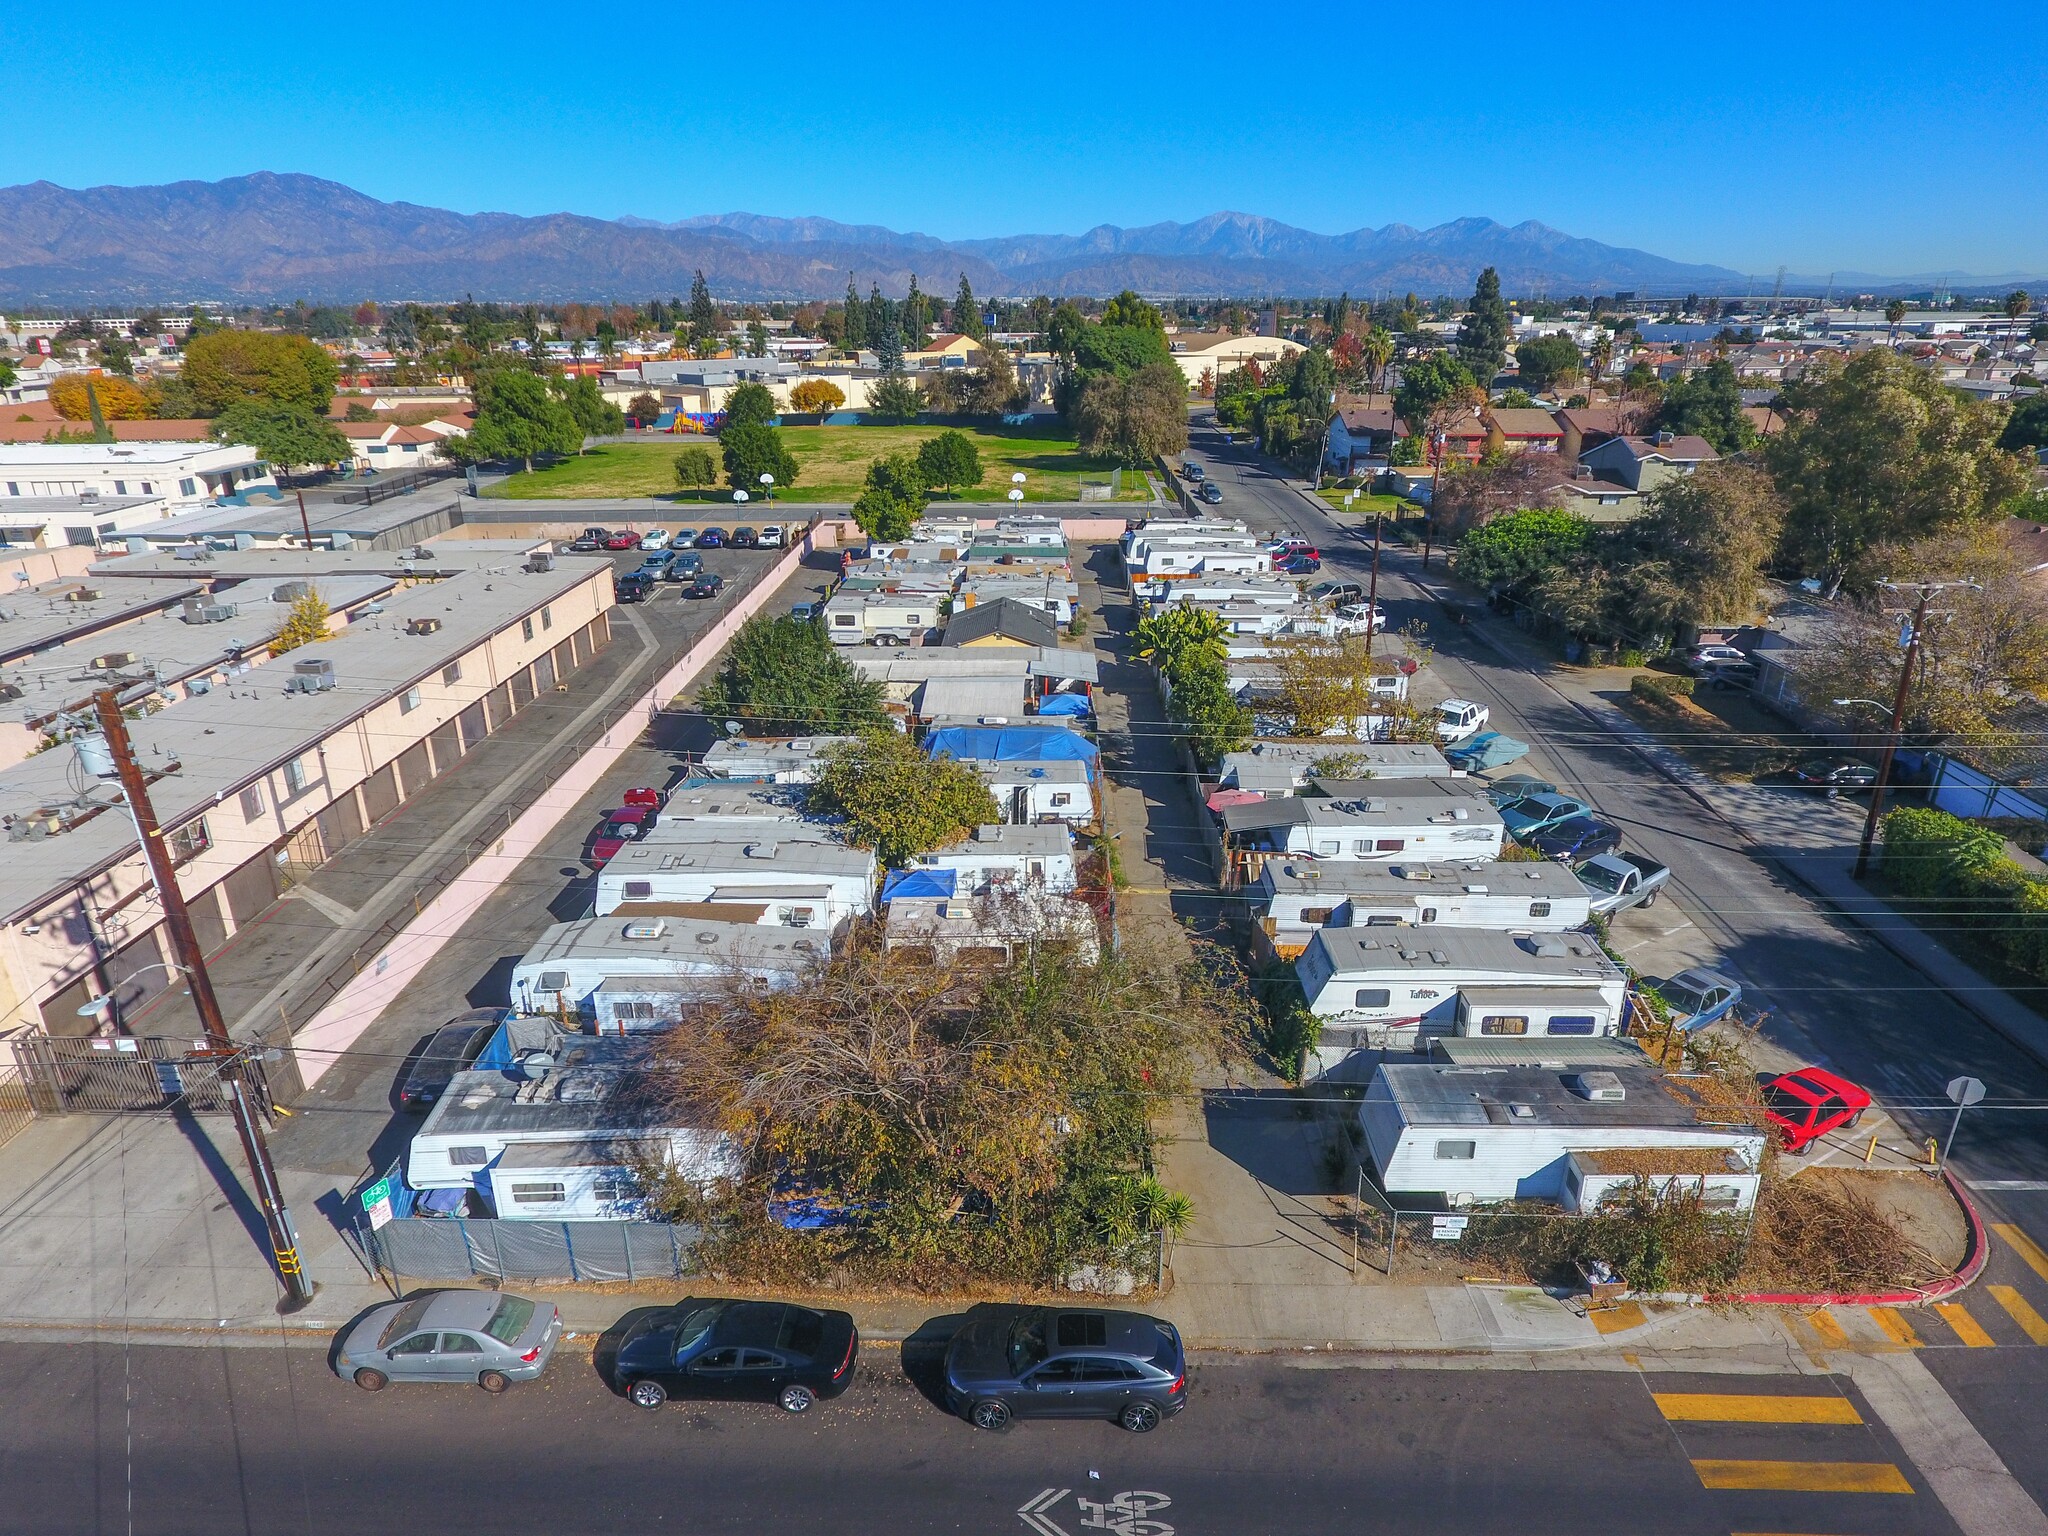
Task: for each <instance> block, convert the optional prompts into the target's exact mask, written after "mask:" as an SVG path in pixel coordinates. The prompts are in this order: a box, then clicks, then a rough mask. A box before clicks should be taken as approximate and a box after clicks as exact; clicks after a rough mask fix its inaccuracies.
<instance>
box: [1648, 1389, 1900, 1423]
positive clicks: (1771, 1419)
mask: <svg viewBox="0 0 2048 1536" xmlns="http://www.w3.org/2000/svg"><path fill="white" fill-rule="evenodd" d="M1650 1396H1651V1398H1652V1399H1654V1400H1655V1402H1656V1404H1657V1411H1658V1412H1659V1413H1661V1414H1663V1415H1664V1417H1665V1418H1667V1419H1674V1420H1680V1421H1685V1422H1690V1423H1700V1424H1861V1423H1862V1422H1863V1417H1862V1415H1861V1414H1859V1413H1857V1411H1856V1405H1855V1404H1854V1403H1852V1402H1850V1401H1849V1400H1848V1399H1847V1398H1846V1397H1811V1396H1805V1395H1794V1394H1790V1393H1783V1392H1780V1393H1775V1394H1771V1395H1768V1396H1766V1395H1760V1394H1759V1395H1751V1394H1745V1393H1739V1392H1652V1393H1651V1394H1650Z"/></svg>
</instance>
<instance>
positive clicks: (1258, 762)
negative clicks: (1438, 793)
mask: <svg viewBox="0 0 2048 1536" xmlns="http://www.w3.org/2000/svg"><path fill="white" fill-rule="evenodd" d="M1318 769H1320V770H1321V771H1322V772H1323V774H1324V775H1325V776H1328V775H1329V774H1331V773H1332V772H1340V773H1341V774H1342V775H1343V776H1344V777H1346V778H1369V779H1372V780H1374V781H1375V787H1376V788H1377V787H1382V785H1383V782H1384V781H1385V780H1388V779H1455V778H1460V777H1462V775H1461V774H1459V772H1458V771H1457V770H1456V769H1454V768H1453V767H1451V765H1450V764H1449V763H1448V762H1446V761H1445V760H1444V755H1443V752H1442V751H1441V750H1440V749H1438V748H1437V747H1434V746H1432V745H1430V744H1429V743H1427V742H1421V741H1356V742H1337V743H1332V742H1326V741H1255V742H1253V743H1252V744H1251V748H1250V750H1248V751H1244V752H1230V753H1226V754H1225V755H1224V758H1223V765H1222V774H1221V787H1222V788H1224V789H1247V790H1251V791H1253V792H1254V793H1257V794H1261V795H1265V796H1266V797H1267V798H1269V799H1280V798H1282V797H1284V796H1287V795H1292V794H1294V793H1296V792H1297V791H1299V790H1303V789H1306V788H1308V784H1309V780H1310V779H1312V778H1314V777H1315V776H1316V773H1317V770H1318Z"/></svg>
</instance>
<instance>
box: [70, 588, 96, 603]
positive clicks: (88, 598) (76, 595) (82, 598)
mask: <svg viewBox="0 0 2048 1536" xmlns="http://www.w3.org/2000/svg"><path fill="white" fill-rule="evenodd" d="M105 595H106V594H105V593H103V592H101V591H100V589H99V588H98V587H73V588H72V589H71V590H70V591H69V592H66V593H65V594H64V601H65V602H67V603H96V602H98V601H99V600H100V599H101V598H102V597H103V596H105Z"/></svg>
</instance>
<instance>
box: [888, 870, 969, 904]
mask: <svg viewBox="0 0 2048 1536" xmlns="http://www.w3.org/2000/svg"><path fill="white" fill-rule="evenodd" d="M959 875H960V872H959V871H958V870H956V869H898V870H892V871H891V872H890V874H889V878H888V880H887V881H886V882H884V884H883V886H882V900H884V901H892V900H894V899H895V898H896V897H898V896H938V897H942V898H943V897H947V896H951V895H952V894H953V885H954V882H955V881H956V880H957V879H958V878H959Z"/></svg>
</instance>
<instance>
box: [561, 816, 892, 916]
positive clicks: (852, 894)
mask: <svg viewBox="0 0 2048 1536" xmlns="http://www.w3.org/2000/svg"><path fill="white" fill-rule="evenodd" d="M875 878H876V864H875V855H874V850H872V849H869V848H851V847H848V846H847V845H846V844H845V843H841V842H836V841H833V840H832V839H830V838H828V837H826V836H825V835H824V834H823V832H822V831H821V830H820V829H818V828H815V827H810V826H790V827H784V826H779V825H778V826H772V827H766V828H764V829H762V830H761V831H760V832H757V833H742V832H738V831H729V830H726V829H724V828H721V827H717V826H715V825H714V826H710V827H708V829H707V828H706V827H701V826H698V825H696V824H693V823H690V822H686V821H678V822H663V823H662V824H660V825H659V826H657V827H655V829H654V830H653V831H652V832H650V833H648V834H647V837H646V839H645V840H644V841H641V842H637V843H628V844H627V845H626V846H625V847H624V848H623V849H621V850H620V851H619V852H618V853H617V854H615V855H613V856H612V858H611V860H610V861H609V862H608V863H606V865H605V866H604V868H603V869H601V870H599V871H598V874H597V911H598V913H599V915H604V914H607V913H612V912H616V911H618V910H619V909H620V908H621V907H625V906H629V905H639V904H645V903H648V902H657V903H678V902H680V903H689V902H706V901H709V902H740V903H751V902H763V901H765V902H769V903H771V904H772V905H773V906H774V909H775V921H776V922H777V923H779V924H781V925H782V926H783V927H788V928H817V929H820V930H821V931H823V932H825V933H828V934H836V933H838V932H839V930H840V929H841V928H842V927H844V926H845V925H846V924H847V923H848V922H849V921H851V920H852V919H854V918H856V917H865V916H867V915H868V913H869V912H871V911H873V910H874V906H875Z"/></svg>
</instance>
